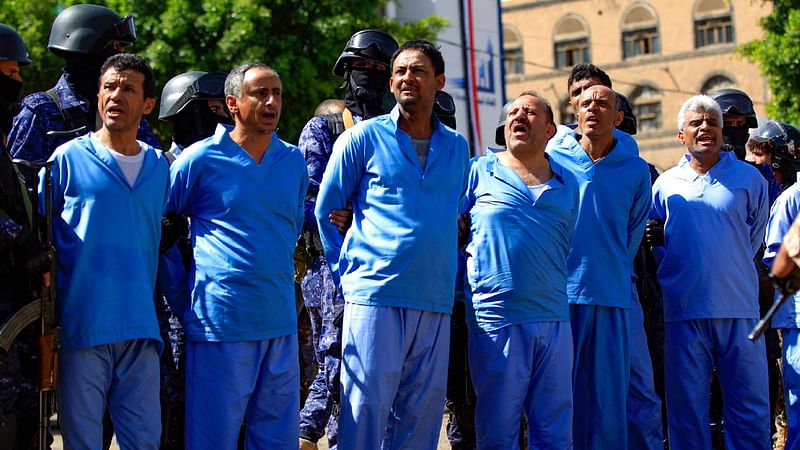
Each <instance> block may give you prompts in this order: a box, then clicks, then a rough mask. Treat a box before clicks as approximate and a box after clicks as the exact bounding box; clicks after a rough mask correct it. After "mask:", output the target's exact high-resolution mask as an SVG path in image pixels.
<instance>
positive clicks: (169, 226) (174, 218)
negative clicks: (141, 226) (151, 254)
mask: <svg viewBox="0 0 800 450" xmlns="http://www.w3.org/2000/svg"><path fill="white" fill-rule="evenodd" d="M188 226H189V222H188V221H187V220H186V217H184V216H182V215H180V214H178V213H176V212H172V211H171V212H168V213H166V214H165V215H164V217H162V218H161V242H159V244H158V252H159V253H164V252H165V251H167V250H169V249H170V248H171V247H172V246H173V245H175V243H176V242H178V239H180V238H181V236H183V235H184V234H186V232H187V229H188Z"/></svg>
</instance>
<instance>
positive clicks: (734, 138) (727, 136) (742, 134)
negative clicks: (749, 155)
mask: <svg viewBox="0 0 800 450" xmlns="http://www.w3.org/2000/svg"><path fill="white" fill-rule="evenodd" d="M749 130H750V129H749V128H747V127H723V128H722V140H723V142H724V143H725V144H727V145H729V146H730V147H733V151H734V152H735V153H736V157H737V158H739V159H744V157H745V154H746V152H745V148H744V146H745V144H747V140H748V139H750V131H749Z"/></svg>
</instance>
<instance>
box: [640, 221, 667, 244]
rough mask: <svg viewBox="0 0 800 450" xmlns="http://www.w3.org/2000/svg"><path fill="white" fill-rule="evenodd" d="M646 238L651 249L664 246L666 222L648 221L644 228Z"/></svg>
mask: <svg viewBox="0 0 800 450" xmlns="http://www.w3.org/2000/svg"><path fill="white" fill-rule="evenodd" d="M644 238H645V239H646V240H647V243H648V244H650V247H660V246H662V245H664V222H662V221H660V220H653V219H651V220H648V221H647V225H645V227H644Z"/></svg>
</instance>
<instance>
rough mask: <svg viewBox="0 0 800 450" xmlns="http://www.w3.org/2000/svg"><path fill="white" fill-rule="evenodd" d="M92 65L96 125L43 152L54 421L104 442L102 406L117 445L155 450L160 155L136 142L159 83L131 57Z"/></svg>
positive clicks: (164, 173)
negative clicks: (96, 83) (54, 356)
mask: <svg viewBox="0 0 800 450" xmlns="http://www.w3.org/2000/svg"><path fill="white" fill-rule="evenodd" d="M100 73H101V74H102V76H101V78H100V89H99V93H98V95H97V99H98V112H99V115H100V119H101V120H102V121H103V126H102V127H101V128H100V129H99V130H98V131H97V132H91V133H90V134H88V135H86V136H82V137H80V138H78V139H75V140H73V141H71V142H69V143H67V144H65V145H63V146H61V147H59V148H58V149H57V150H56V152H54V153H53V155H52V157H51V160H52V161H53V163H54V165H53V168H52V184H53V194H52V195H53V199H52V200H53V214H54V217H55V219H54V221H53V236H54V241H55V246H56V251H57V255H58V265H57V272H56V275H57V276H56V280H57V285H56V287H57V292H58V302H57V307H58V311H57V314H58V323H59V326H60V330H61V333H60V338H61V339H60V346H61V347H60V349H61V351H60V361H59V375H60V378H59V383H60V390H59V413H60V414H59V421H60V424H61V431H62V434H63V437H64V446H65V447H68V448H100V447H101V445H102V442H101V441H102V435H103V433H102V419H103V414H104V412H105V409H106V406H107V407H108V409H109V411H110V413H111V417H112V418H113V422H114V427H115V431H116V434H117V440H118V441H119V442H120V445H121V446H123V447H127V448H137V449H157V448H158V446H159V438H160V433H161V422H160V414H159V412H160V405H159V393H158V391H159V379H158V377H159V370H158V354H159V352H160V351H161V346H162V343H161V339H160V338H159V332H158V323H157V321H156V316H155V309H154V307H153V286H154V284H155V277H156V264H157V259H158V244H159V239H160V236H161V215H162V212H163V210H164V206H165V204H166V200H167V193H168V189H169V179H168V167H167V161H166V159H165V158H164V157H163V155H162V154H161V152H159V151H156V150H155V149H154V148H153V147H151V146H149V145H147V144H146V143H144V142H141V141H137V140H136V133H137V130H138V129H139V124H140V120H141V117H142V115H144V114H147V113H149V112H150V111H151V110H152V109H153V107H154V106H155V81H154V77H153V72H152V70H151V69H150V66H149V64H147V62H146V61H145V60H144V59H142V58H141V57H138V56H134V55H128V54H121V55H116V56H114V57H112V58H109V60H108V61H107V62H106V63H105V64H104V65H103V67H102V68H101V72H100ZM44 174H45V172H44V171H43V172H42V174H41V177H42V178H44V176H45V175H44ZM44 185H45V183H44V180H42V182H41V183H40V185H39V186H40V191H39V196H40V198H41V199H42V201H41V202H40V204H41V205H44V204H45V202H44V195H45V191H44Z"/></svg>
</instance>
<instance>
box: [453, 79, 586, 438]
mask: <svg viewBox="0 0 800 450" xmlns="http://www.w3.org/2000/svg"><path fill="white" fill-rule="evenodd" d="M504 128H505V130H504V133H505V143H506V149H507V150H506V151H503V152H498V153H489V154H487V155H486V156H483V157H480V158H477V159H475V160H473V162H472V165H471V170H470V177H469V183H468V186H467V203H466V210H467V212H468V214H469V215H468V217H469V221H468V222H469V226H470V236H471V239H470V242H469V244H468V245H467V248H466V254H467V274H466V279H467V280H469V289H468V290H467V298H468V302H467V308H468V314H467V318H468V322H467V323H468V325H469V328H470V331H471V333H470V336H469V346H468V349H469V364H470V372H471V375H472V380H473V384H474V386H475V391H476V393H477V397H478V401H477V406H476V410H475V416H476V417H475V428H476V434H477V440H478V447H479V448H482V449H484V448H485V449H509V448H513V447H515V446H516V445H517V441H518V434H519V422H520V419H521V418H522V413H523V412H524V413H525V414H526V416H527V418H528V442H529V446H530V447H531V448H569V447H571V446H572V377H571V375H572V332H571V328H570V323H569V306H568V302H567V292H566V285H567V255H568V253H569V248H570V243H571V241H572V233H573V230H574V226H575V221H576V219H577V216H578V202H579V193H578V183H577V181H576V180H575V177H574V175H572V174H571V173H570V172H569V171H568V170H567V169H566V168H564V167H562V166H560V165H559V164H557V163H555V162H554V161H553V159H552V158H550V157H548V156H546V154H545V146H546V145H547V141H548V140H549V139H550V138H551V137H552V136H553V135H554V134H555V131H556V125H555V123H554V121H553V111H552V109H551V107H550V105H549V104H548V103H547V102H546V101H545V100H543V99H542V98H541V97H539V96H538V94H536V93H534V92H524V93H523V94H521V95H520V96H519V97H518V98H517V99H516V100H515V101H514V102H513V103H512V104H511V106H510V108H509V110H508V117H507V119H506V122H505V127H504ZM544 255H547V257H544Z"/></svg>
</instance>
